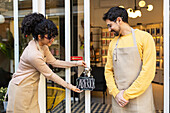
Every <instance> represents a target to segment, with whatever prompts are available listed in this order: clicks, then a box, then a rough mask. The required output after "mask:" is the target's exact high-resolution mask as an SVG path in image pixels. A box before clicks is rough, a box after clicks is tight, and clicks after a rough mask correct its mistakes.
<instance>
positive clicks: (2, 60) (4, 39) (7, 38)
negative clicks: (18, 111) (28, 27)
mask: <svg viewBox="0 0 170 113" xmlns="http://www.w3.org/2000/svg"><path fill="white" fill-rule="evenodd" d="M13 72H14V33H13V1H12V0H1V1H0V88H1V91H0V99H4V97H3V96H4V94H5V92H6V91H5V90H3V89H5V88H7V86H8V83H9V81H10V79H11V75H12V73H13ZM3 91H5V92H3ZM3 110H4V107H3V102H2V100H0V111H3Z"/></svg>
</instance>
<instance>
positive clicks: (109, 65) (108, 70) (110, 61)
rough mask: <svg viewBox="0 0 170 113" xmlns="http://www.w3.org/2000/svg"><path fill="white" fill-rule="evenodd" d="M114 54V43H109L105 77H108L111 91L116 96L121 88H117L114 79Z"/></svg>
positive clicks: (107, 80) (107, 83)
mask: <svg viewBox="0 0 170 113" xmlns="http://www.w3.org/2000/svg"><path fill="white" fill-rule="evenodd" d="M112 56H113V55H112V43H111V44H110V45H109V49H108V55H107V63H106V66H105V79H106V85H107V87H108V89H109V93H110V94H111V95H113V96H114V97H116V95H117V94H118V93H119V90H118V89H117V86H116V84H115V80H114V74H113V59H112Z"/></svg>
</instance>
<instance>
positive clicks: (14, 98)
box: [7, 72, 40, 113]
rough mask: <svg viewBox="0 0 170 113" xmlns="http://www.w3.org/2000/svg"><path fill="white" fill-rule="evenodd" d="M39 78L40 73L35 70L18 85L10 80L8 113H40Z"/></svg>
mask: <svg viewBox="0 0 170 113" xmlns="http://www.w3.org/2000/svg"><path fill="white" fill-rule="evenodd" d="M39 78H40V73H38V72H35V73H34V74H32V75H30V76H29V77H27V78H26V79H24V80H23V81H22V82H21V83H20V84H18V85H16V84H14V83H13V82H12V80H11V81H10V83H9V94H8V105H7V113H39V105H38V83H39Z"/></svg>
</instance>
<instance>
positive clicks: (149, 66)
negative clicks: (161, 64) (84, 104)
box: [103, 7, 156, 113]
mask: <svg viewBox="0 0 170 113" xmlns="http://www.w3.org/2000/svg"><path fill="white" fill-rule="evenodd" d="M103 20H104V21H106V23H107V26H108V30H109V31H111V32H114V34H115V38H114V39H113V40H112V41H111V43H110V45H109V49H108V56H107V63H106V66H105V79H106V83H107V87H108V89H109V93H110V94H111V95H112V96H113V99H112V112H113V113H155V109H154V102H153V94H152V85H151V82H152V80H153V78H154V76H155V67H156V49H155V43H154V40H153V38H152V36H151V35H150V34H149V33H147V32H144V31H141V30H138V29H136V30H134V29H132V28H131V27H130V26H129V24H128V14H127V11H126V10H125V9H123V8H120V7H112V8H111V9H110V10H109V11H108V12H107V13H105V14H104V17H103Z"/></svg>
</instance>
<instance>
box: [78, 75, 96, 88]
mask: <svg viewBox="0 0 170 113" xmlns="http://www.w3.org/2000/svg"><path fill="white" fill-rule="evenodd" d="M76 83H77V88H79V89H80V90H93V89H94V88H95V79H94V78H93V77H79V78H77V79H76Z"/></svg>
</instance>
